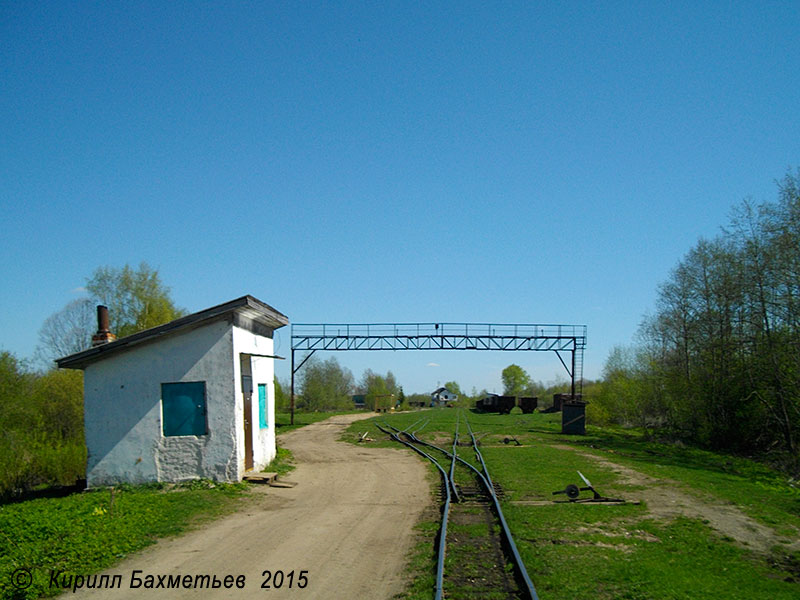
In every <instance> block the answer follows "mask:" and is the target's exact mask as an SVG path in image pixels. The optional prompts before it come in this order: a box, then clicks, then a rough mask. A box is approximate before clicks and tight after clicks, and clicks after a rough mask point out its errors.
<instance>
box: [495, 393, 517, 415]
mask: <svg viewBox="0 0 800 600" xmlns="http://www.w3.org/2000/svg"><path fill="white" fill-rule="evenodd" d="M516 405H517V397H516V396H497V403H496V404H495V412H498V413H500V414H501V415H507V414H508V413H510V412H511V409H512V408H514V407H515V406H516Z"/></svg>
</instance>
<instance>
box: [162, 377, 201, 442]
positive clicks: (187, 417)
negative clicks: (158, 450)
mask: <svg viewBox="0 0 800 600" xmlns="http://www.w3.org/2000/svg"><path fill="white" fill-rule="evenodd" d="M161 410H162V423H163V425H164V435H165V436H173V435H205V434H206V433H207V430H206V382H205V381H186V382H180V383H162V384H161Z"/></svg>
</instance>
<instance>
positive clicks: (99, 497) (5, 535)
mask: <svg viewBox="0 0 800 600" xmlns="http://www.w3.org/2000/svg"><path fill="white" fill-rule="evenodd" d="M246 488H247V486H246V485H244V484H220V483H211V482H208V481H196V482H191V483H187V484H184V485H180V486H176V487H173V488H171V489H169V486H162V485H149V486H120V487H118V488H115V489H114V492H113V495H112V493H111V491H110V490H109V489H103V490H96V491H87V492H83V493H76V494H72V495H70V496H66V497H63V498H40V499H37V500H28V501H24V502H18V503H14V504H6V505H2V506H0V598H2V599H4V600H5V599H11V598H38V597H40V596H45V595H53V594H54V593H55V592H57V591H58V590H49V589H48V586H49V577H50V572H51V571H63V572H64V573H66V574H67V575H69V574H75V575H88V574H91V573H94V572H97V571H99V570H102V569H104V568H107V567H109V566H110V565H112V564H114V563H115V562H117V561H119V560H120V559H121V558H123V557H125V556H126V555H127V554H130V553H132V552H135V551H136V550H139V549H141V548H143V547H145V546H147V545H149V544H151V543H153V542H154V541H155V540H156V539H157V538H159V537H163V536H170V535H176V534H178V533H180V532H182V531H184V530H185V529H187V528H189V527H192V526H196V525H197V524H199V523H202V522H204V521H205V520H207V519H209V518H211V517H214V516H218V515H220V514H223V513H225V512H227V511H229V510H231V509H232V508H233V507H234V506H235V504H236V499H237V498H239V497H241V495H242V494H243V491H244V490H245V489H246ZM19 568H26V569H29V570H30V571H31V572H32V573H33V581H34V582H33V585H32V586H31V587H30V588H28V589H27V590H25V592H23V593H20V592H19V591H18V590H15V589H14V588H13V587H12V586H11V584H10V578H11V574H12V573H13V572H14V571H15V570H16V569H19Z"/></svg>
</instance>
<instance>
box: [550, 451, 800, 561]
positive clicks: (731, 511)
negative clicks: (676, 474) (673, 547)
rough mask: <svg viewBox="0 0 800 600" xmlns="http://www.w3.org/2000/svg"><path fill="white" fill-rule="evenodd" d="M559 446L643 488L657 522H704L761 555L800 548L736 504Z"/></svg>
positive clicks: (641, 493) (639, 495) (641, 495)
mask: <svg viewBox="0 0 800 600" xmlns="http://www.w3.org/2000/svg"><path fill="white" fill-rule="evenodd" d="M555 447H557V448H562V449H565V450H572V451H574V452H577V453H578V454H580V455H581V456H584V457H586V458H588V459H591V460H593V461H595V462H597V463H598V464H601V465H603V466H604V467H606V468H608V469H610V470H612V471H614V472H615V473H617V474H618V475H619V477H620V483H623V484H626V485H635V486H641V487H642V489H641V490H639V491H636V492H635V493H634V494H633V496H636V497H637V499H640V500H644V501H645V503H646V504H647V509H648V511H649V512H650V514H651V515H653V517H655V518H657V519H660V520H664V521H669V520H671V519H674V518H675V517H678V516H684V517H689V518H692V519H700V520H702V521H704V522H706V523H708V525H709V526H710V527H712V528H713V529H715V530H716V531H718V532H719V533H720V534H721V535H723V536H727V537H730V538H732V539H733V540H735V541H736V542H738V543H739V544H740V545H742V546H745V547H747V548H749V549H751V550H754V551H756V552H759V553H761V554H769V553H770V551H771V549H772V548H773V547H775V546H783V547H785V548H786V549H787V550H798V549H800V541H795V542H793V543H790V544H786V543H785V542H786V540H785V538H783V537H781V536H779V535H777V534H776V533H775V531H773V530H772V529H771V528H769V527H767V526H765V525H762V524H761V523H759V522H757V521H756V520H755V519H753V518H751V517H749V516H748V515H746V514H745V513H743V512H742V511H741V510H740V509H739V508H737V507H736V506H734V505H732V504H729V503H722V502H713V501H710V500H708V501H704V500H701V499H700V498H698V497H697V496H695V495H690V494H688V493H686V492H684V491H682V490H681V489H680V487H681V486H680V485H679V484H678V483H677V482H675V481H670V480H667V479H657V478H655V477H651V476H650V475H645V474H644V473H641V472H639V471H636V470H635V469H631V468H630V467H626V466H623V465H620V464H617V463H614V462H612V461H610V460H608V459H606V458H603V457H600V456H597V455H595V454H590V453H587V452H581V451H579V450H577V449H576V448H574V447H572V446H566V445H556V446H555ZM603 491H606V490H603ZM628 495H629V496H630V495H631V494H628Z"/></svg>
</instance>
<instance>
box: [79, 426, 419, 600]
mask: <svg viewBox="0 0 800 600" xmlns="http://www.w3.org/2000/svg"><path fill="white" fill-rule="evenodd" d="M365 416H366V415H363V414H360V415H343V416H337V417H332V418H331V419H328V420H327V421H323V422H320V423H316V424H313V425H309V426H307V427H303V428H301V429H297V430H295V431H292V432H289V433H287V434H285V435H283V436H281V437H280V441H279V443H280V445H281V446H283V447H286V448H289V449H290V450H291V451H292V452H293V453H294V456H295V461H296V463H297V465H298V467H297V469H296V470H295V471H294V472H292V473H291V475H290V476H289V477H288V479H291V481H293V482H297V484H298V485H297V487H294V488H288V489H281V488H272V487H266V486H265V487H263V488H262V487H260V486H259V488H258V489H257V490H256V492H255V493H256V494H257V497H256V498H255V499H254V501H253V502H252V503H250V504H248V505H247V506H246V508H245V509H244V510H242V511H239V512H237V513H235V514H232V515H230V516H228V517H225V518H222V519H219V520H217V521H214V522H212V523H210V524H207V525H204V526H203V527H202V528H201V529H200V530H197V531H193V532H190V533H188V534H186V535H184V536H181V537H178V538H174V539H169V540H162V541H160V542H159V543H158V544H157V545H155V546H154V547H151V548H150V549H148V550H145V551H144V552H142V553H139V554H137V555H134V556H131V557H129V558H127V559H125V561H124V562H123V563H121V564H119V565H117V566H116V567H114V568H113V569H110V570H109V571H107V573H109V574H117V573H119V574H121V575H122V588H121V589H108V590H83V591H82V594H83V596H84V597H89V596H91V597H92V598H94V599H98V600H99V599H106V598H108V599H122V598H153V597H154V596H160V597H164V598H167V597H168V598H203V599H206V598H258V597H265V598H289V597H291V598H298V599H303V600H305V599H311V598H325V599H335V598H348V599H351V598H369V599H371V600H375V599H381V598H387V599H388V598H391V597H392V596H393V595H394V594H396V593H398V592H399V591H402V589H403V587H404V576H403V573H404V569H405V558H406V554H407V551H408V549H409V547H410V544H411V542H412V539H413V526H414V524H415V523H416V521H417V519H418V517H419V515H420V513H421V512H422V510H423V509H424V508H425V507H426V505H427V503H428V502H429V501H430V495H429V492H428V487H429V486H428V483H427V481H426V470H425V467H424V465H423V463H422V462H421V461H419V460H417V459H416V458H415V457H414V456H412V455H411V454H410V453H407V452H402V451H400V450H393V449H384V448H369V447H368V446H354V445H352V444H346V443H343V442H338V441H337V439H338V438H339V436H340V435H341V432H342V431H343V430H344V429H345V428H346V427H347V426H348V425H349V424H350V423H352V422H353V421H355V420H357V419H361V418H364V417H365ZM134 570H140V571H142V574H141V575H139V577H141V578H144V577H145V576H146V575H148V574H152V575H155V576H156V578H155V581H156V582H157V576H158V575H165V574H166V575H182V576H183V575H192V576H195V575H203V574H207V575H210V576H212V577H213V576H214V575H216V576H217V578H218V579H219V580H220V581H222V580H224V578H225V576H226V575H233V576H234V577H236V576H239V575H244V576H245V582H246V584H245V587H244V589H237V588H236V587H233V588H232V589H224V588H221V589H217V590H213V589H212V590H209V589H203V590H182V589H170V590H163V589H143V588H140V589H134V590H131V589H129V588H130V582H131V575H132V573H133V571H134ZM265 570H270V571H272V573H275V571H278V570H281V571H283V573H284V576H283V585H282V587H281V588H280V589H275V587H274V585H275V584H276V583H277V582H276V581H275V580H274V579H273V580H272V581H270V582H269V583H270V584H273V587H272V588H271V589H262V588H261V586H262V583H264V580H265V576H262V572H263V571H265ZM291 571H294V581H293V585H292V587H291V588H289V585H288V584H289V579H288V574H289V573H290V572H291ZM301 571H305V578H306V581H305V582H304V581H303V580H302V579H301V578H300V575H301ZM273 577H274V575H273ZM301 583H306V586H305V587H304V588H303V589H301V588H300V587H298V586H299V585H300V584H301ZM80 593H81V592H79V594H80Z"/></svg>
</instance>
